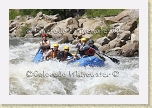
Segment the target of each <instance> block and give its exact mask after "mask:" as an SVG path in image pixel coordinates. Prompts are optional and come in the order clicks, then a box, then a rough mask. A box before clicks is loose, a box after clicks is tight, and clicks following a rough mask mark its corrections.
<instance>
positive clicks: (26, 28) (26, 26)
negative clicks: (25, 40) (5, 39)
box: [19, 24, 30, 37]
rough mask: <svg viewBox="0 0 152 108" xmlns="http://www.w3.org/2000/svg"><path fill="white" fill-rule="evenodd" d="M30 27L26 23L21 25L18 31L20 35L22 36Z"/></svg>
mask: <svg viewBox="0 0 152 108" xmlns="http://www.w3.org/2000/svg"><path fill="white" fill-rule="evenodd" d="M29 28H30V24H26V25H25V26H22V27H21V31H20V33H19V34H20V37H24V36H25V34H26V32H27V30H28V29H29Z"/></svg>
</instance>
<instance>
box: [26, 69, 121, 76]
mask: <svg viewBox="0 0 152 108" xmlns="http://www.w3.org/2000/svg"><path fill="white" fill-rule="evenodd" d="M26 76H27V77H46V78H47V77H67V76H69V77H78V78H80V77H105V78H106V77H109V76H113V77H119V72H118V71H113V72H111V73H103V72H98V73H89V72H88V73H84V72H78V71H74V72H71V71H69V72H67V73H62V72H61V71H59V72H55V73H47V72H44V71H43V72H38V71H33V72H32V71H27V72H26Z"/></svg>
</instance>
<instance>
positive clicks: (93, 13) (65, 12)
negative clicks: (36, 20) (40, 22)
mask: <svg viewBox="0 0 152 108" xmlns="http://www.w3.org/2000/svg"><path fill="white" fill-rule="evenodd" d="M83 10H84V9H18V10H17V9H10V10H9V19H10V20H12V19H15V17H16V16H18V15H21V16H25V15H29V16H32V17H35V16H36V15H37V13H38V12H43V13H44V14H46V15H55V14H59V15H60V16H61V18H62V19H65V18H68V17H73V16H74V13H75V12H77V11H79V13H81V14H80V15H79V16H78V17H79V18H80V17H81V16H83V15H84V14H86V15H87V16H88V18H94V17H101V18H102V17H105V16H113V15H117V14H119V13H120V12H122V11H123V10H124V9H85V10H84V11H83Z"/></svg>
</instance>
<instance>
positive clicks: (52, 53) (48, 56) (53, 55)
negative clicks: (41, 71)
mask: <svg viewBox="0 0 152 108" xmlns="http://www.w3.org/2000/svg"><path fill="white" fill-rule="evenodd" d="M53 47H54V48H51V49H50V50H49V51H48V52H47V53H46V55H44V60H48V59H53V58H56V57H57V55H58V54H59V52H60V50H59V49H58V48H59V44H54V45H53Z"/></svg>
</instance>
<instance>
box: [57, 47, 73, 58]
mask: <svg viewBox="0 0 152 108" xmlns="http://www.w3.org/2000/svg"><path fill="white" fill-rule="evenodd" d="M68 56H70V57H72V54H71V53H70V52H69V46H64V50H63V51H61V52H59V54H58V55H57V59H58V60H59V61H65V60H66V59H67V58H68Z"/></svg>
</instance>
